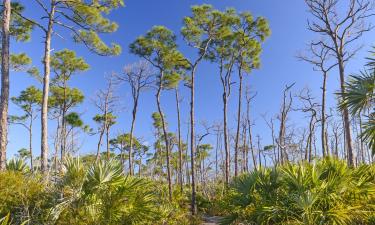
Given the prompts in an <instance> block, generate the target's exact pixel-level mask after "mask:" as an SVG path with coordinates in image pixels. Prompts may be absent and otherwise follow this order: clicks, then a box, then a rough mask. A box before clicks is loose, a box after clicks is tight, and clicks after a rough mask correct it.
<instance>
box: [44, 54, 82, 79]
mask: <svg viewBox="0 0 375 225" xmlns="http://www.w3.org/2000/svg"><path fill="white" fill-rule="evenodd" d="M51 66H52V69H53V71H54V72H55V74H56V77H55V78H54V83H56V82H66V81H68V80H70V78H71V76H72V75H73V74H75V73H78V72H82V71H86V70H88V69H89V65H88V64H87V63H86V62H85V60H84V59H83V58H81V57H77V56H76V53H75V52H74V51H71V50H68V49H64V50H62V51H59V52H56V53H55V54H53V55H52V57H51Z"/></svg>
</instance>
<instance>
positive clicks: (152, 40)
mask: <svg viewBox="0 0 375 225" xmlns="http://www.w3.org/2000/svg"><path fill="white" fill-rule="evenodd" d="M130 49H131V52H132V53H134V54H136V55H138V56H140V57H142V58H144V59H145V60H147V61H148V62H149V63H151V64H152V65H153V66H154V67H155V68H156V69H157V70H158V75H157V77H156V86H157V91H156V95H155V97H156V104H157V107H158V112H159V115H160V119H161V125H162V129H163V136H164V141H165V148H166V158H167V176H168V189H169V199H170V200H172V180H171V168H170V143H169V140H168V132H167V126H166V122H165V117H164V114H163V110H162V108H161V104H160V97H161V93H162V91H163V90H165V89H170V88H171V87H172V88H174V87H176V82H177V83H178V80H179V79H180V75H179V73H178V71H179V70H180V69H181V68H187V67H188V64H187V61H186V59H185V58H184V56H183V55H182V54H181V53H180V52H179V51H178V50H177V44H176V36H175V35H174V34H173V33H172V31H170V30H168V29H167V28H165V27H163V26H155V27H153V28H152V29H151V30H150V31H149V32H147V34H146V35H145V36H141V37H139V38H138V39H137V40H136V41H135V42H133V43H132V44H131V45H130Z"/></svg>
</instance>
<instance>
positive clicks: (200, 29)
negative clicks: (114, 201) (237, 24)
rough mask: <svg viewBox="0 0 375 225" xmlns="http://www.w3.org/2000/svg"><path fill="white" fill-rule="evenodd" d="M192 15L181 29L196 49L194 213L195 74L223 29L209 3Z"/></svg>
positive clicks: (191, 84)
mask: <svg viewBox="0 0 375 225" xmlns="http://www.w3.org/2000/svg"><path fill="white" fill-rule="evenodd" d="M191 11H192V15H191V16H187V17H185V18H184V21H183V23H184V26H183V28H182V29H181V33H182V36H183V37H184V39H185V41H186V43H187V44H188V45H189V46H190V47H193V48H195V49H197V51H198V55H197V57H196V58H195V59H189V60H188V61H189V64H190V77H189V84H188V87H189V88H190V162H191V165H190V168H191V189H192V190H191V199H192V200H191V212H192V214H193V215H195V214H196V202H195V197H196V185H195V171H194V169H195V163H194V156H195V147H196V145H195V75H196V72H197V68H198V65H199V64H200V63H201V61H202V60H203V59H204V58H205V56H206V55H207V52H208V48H209V47H210V46H211V45H212V42H213V41H214V40H216V39H217V38H218V37H219V36H220V35H221V34H222V33H223V32H224V31H225V29H223V28H224V27H225V26H223V24H222V22H221V16H220V14H221V12H220V11H218V10H214V9H213V8H212V6H211V5H200V6H193V7H192V8H191Z"/></svg>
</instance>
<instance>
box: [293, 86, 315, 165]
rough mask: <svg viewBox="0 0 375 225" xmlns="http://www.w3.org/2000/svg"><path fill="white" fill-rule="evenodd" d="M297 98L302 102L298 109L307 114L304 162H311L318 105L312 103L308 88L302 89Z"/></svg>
mask: <svg viewBox="0 0 375 225" xmlns="http://www.w3.org/2000/svg"><path fill="white" fill-rule="evenodd" d="M298 98H299V99H300V100H301V102H302V108H300V109H298V110H300V111H302V112H304V113H308V114H309V130H308V135H307V141H306V148H305V160H308V161H309V162H311V160H312V148H313V139H314V137H315V135H314V133H315V125H316V123H317V122H318V120H317V107H318V106H319V105H318V103H316V102H314V98H313V97H312V95H311V91H310V89H308V88H304V89H303V90H302V91H301V93H300V94H299V95H298Z"/></svg>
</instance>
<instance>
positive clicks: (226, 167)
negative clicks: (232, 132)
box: [223, 90, 230, 186]
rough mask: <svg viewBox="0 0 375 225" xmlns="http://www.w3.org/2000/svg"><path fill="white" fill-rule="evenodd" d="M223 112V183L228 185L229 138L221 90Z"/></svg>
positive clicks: (225, 98)
mask: <svg viewBox="0 0 375 225" xmlns="http://www.w3.org/2000/svg"><path fill="white" fill-rule="evenodd" d="M223 104H224V105H223V113H224V121H223V122H224V149H225V185H226V186H228V185H229V166H230V162H229V157H230V156H229V154H230V151H229V140H228V139H229V138H228V124H227V111H228V110H227V93H226V91H225V90H224V92H223Z"/></svg>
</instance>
